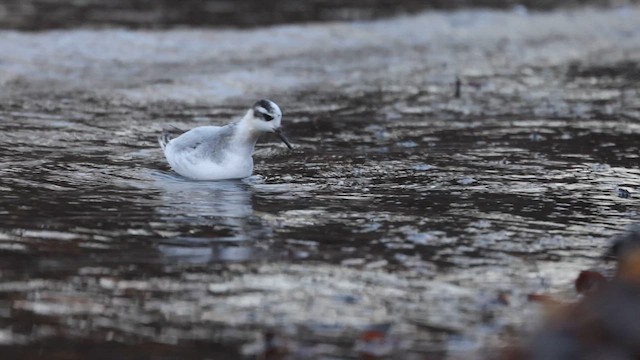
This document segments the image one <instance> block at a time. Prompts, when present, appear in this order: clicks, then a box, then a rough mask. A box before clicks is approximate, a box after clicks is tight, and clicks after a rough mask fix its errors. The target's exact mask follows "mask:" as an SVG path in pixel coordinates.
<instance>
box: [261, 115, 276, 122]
mask: <svg viewBox="0 0 640 360" xmlns="http://www.w3.org/2000/svg"><path fill="white" fill-rule="evenodd" d="M262 117H264V120H265V121H271V120H273V116H271V115H269V114H262Z"/></svg>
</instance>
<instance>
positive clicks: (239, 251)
mask: <svg viewBox="0 0 640 360" xmlns="http://www.w3.org/2000/svg"><path fill="white" fill-rule="evenodd" d="M153 177H154V180H155V181H154V183H155V185H156V187H158V188H159V189H160V190H161V193H160V200H161V201H162V205H161V206H157V207H156V208H155V211H156V213H158V214H159V215H160V219H162V220H163V223H159V225H158V226H160V227H161V230H162V231H164V234H166V235H165V237H166V238H165V239H164V240H163V241H162V242H161V243H160V244H158V248H159V250H160V251H161V252H162V253H164V254H165V256H167V257H169V258H175V259H181V260H183V261H190V262H208V261H212V260H216V259H217V260H224V261H236V260H244V259H247V258H251V257H253V256H255V255H256V254H255V251H256V249H255V246H254V244H253V242H252V241H253V240H255V239H264V238H266V237H268V236H270V234H271V227H270V226H268V225H267V224H266V223H264V222H263V221H262V220H261V219H260V218H259V217H258V216H255V215H254V211H253V206H252V203H253V200H252V194H253V191H252V186H251V185H250V184H249V183H248V182H247V181H216V182H203V181H190V180H187V179H184V178H183V177H180V176H177V175H174V174H171V173H160V172H159V173H156V174H154V175H153Z"/></svg>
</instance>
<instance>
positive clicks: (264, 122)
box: [158, 100, 292, 180]
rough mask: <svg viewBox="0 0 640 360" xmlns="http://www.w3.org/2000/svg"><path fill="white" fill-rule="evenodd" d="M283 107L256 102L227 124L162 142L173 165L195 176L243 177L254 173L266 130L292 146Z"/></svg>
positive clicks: (271, 103)
mask: <svg viewBox="0 0 640 360" xmlns="http://www.w3.org/2000/svg"><path fill="white" fill-rule="evenodd" d="M281 119H282V111H280V108H279V107H278V105H276V104H275V103H274V102H272V101H270V100H260V101H258V102H256V103H255V104H254V105H253V106H252V107H251V109H249V110H248V111H247V113H246V114H245V116H244V117H243V118H242V119H240V120H238V121H235V122H232V123H231V124H228V125H225V126H201V127H197V128H195V129H192V130H190V131H187V132H186V133H184V134H182V135H180V136H178V137H177V138H175V139H170V137H169V134H168V133H167V132H166V131H164V132H163V133H162V135H160V137H159V138H158V142H159V143H160V146H161V147H162V150H163V151H164V155H165V157H166V158H167V161H168V162H169V165H171V168H172V169H173V170H174V171H175V172H177V173H178V174H180V175H182V176H184V177H188V178H190V179H194V180H222V179H240V178H245V177H248V176H251V172H252V171H253V158H252V157H251V154H252V153H253V148H254V146H255V144H256V141H258V138H259V137H260V135H262V134H263V133H267V132H273V133H275V134H277V135H278V136H279V137H280V139H281V140H282V141H283V142H284V143H285V144H286V145H287V146H288V147H289V149H291V148H292V147H291V144H290V143H289V141H288V140H287V138H286V137H284V135H283V134H282V132H281V127H280V122H281Z"/></svg>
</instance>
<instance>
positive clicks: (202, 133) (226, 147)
mask: <svg viewBox="0 0 640 360" xmlns="http://www.w3.org/2000/svg"><path fill="white" fill-rule="evenodd" d="M235 126H236V125H235V124H229V125H227V126H222V127H220V126H201V127H197V128H194V129H192V130H189V131H187V132H185V133H184V134H182V135H180V136H178V137H177V138H175V139H170V137H169V136H168V135H167V134H166V133H165V132H163V134H162V135H160V137H159V139H158V141H159V143H160V146H161V147H162V148H163V150H164V154H165V157H166V158H167V161H168V162H169V165H171V167H172V168H173V170H175V171H176V172H177V173H179V174H181V175H183V176H186V177H189V178H192V179H215V178H218V177H220V178H229V177H230V176H231V177H233V174H229V171H228V170H229V166H227V165H226V164H225V163H226V162H227V160H228V157H229V153H230V150H231V145H232V144H231V142H232V140H233V134H234V127H235ZM248 161H249V162H250V164H249V163H247V164H243V163H240V164H237V165H239V166H237V167H235V168H237V170H238V172H239V174H238V176H237V177H244V176H243V175H244V174H245V173H246V171H247V169H248V171H249V175H250V172H251V170H252V169H253V161H252V160H251V159H250V158H249V160H248ZM245 168H246V169H245ZM232 170H235V169H232ZM249 175H246V176H249Z"/></svg>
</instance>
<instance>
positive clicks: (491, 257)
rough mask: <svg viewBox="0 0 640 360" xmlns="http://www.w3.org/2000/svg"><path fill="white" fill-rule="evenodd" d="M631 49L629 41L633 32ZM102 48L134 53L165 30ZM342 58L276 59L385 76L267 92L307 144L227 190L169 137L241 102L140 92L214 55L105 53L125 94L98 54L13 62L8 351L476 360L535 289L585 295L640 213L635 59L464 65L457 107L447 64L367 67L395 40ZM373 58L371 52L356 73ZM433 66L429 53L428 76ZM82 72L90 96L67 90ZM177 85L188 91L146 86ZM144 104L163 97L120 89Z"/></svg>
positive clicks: (0, 211)
mask: <svg viewBox="0 0 640 360" xmlns="http://www.w3.org/2000/svg"><path fill="white" fill-rule="evenodd" d="M447 16H448V15H447ZM452 16H454V20H453V21H455V19H456V18H455V16H463V15H459V14H458V15H452ZM464 16H471V15H469V14H467V15H464ZM491 16H493V15H491ZM611 16H617V15H615V14H614V15H611ZM551 19H554V17H553V16H551ZM542 20H543V21H551V20H548V18H546V17H544V18H542ZM410 21H413V20H410ZM536 21H537V20H536ZM633 29H634V31H636V32H638V29H637V26H636V27H633ZM70 34H71V35H70ZM73 34H74V33H66V34H58V35H63V37H64V36H69V37H70V38H72V37H71V36H72V35H73ZM615 34H617V35H616V36H621V37H622V38H623V39H627V40H624V41H628V42H629V43H630V44H631V45H629V46H628V48H629V49H634V47H633V46H634V45H633V44H634V43H633V42H632V40H629V39H633V37H631V36H630V35H629V32H627V33H625V32H623V31H620V32H619V33H615ZM75 35H78V36H79V37H80V40H79V41H84V40H83V39H84V38H85V37H87V36H93V35H91V34H89V35H87V34H86V33H80V34H75ZM75 35H74V36H75ZM98 35H99V36H100V34H98ZM107 35H109V36H114V37H115V38H118V37H120V38H118V39H122V38H126V39H129V36H131V37H135V39H136V41H139V46H142V45H144V44H146V43H145V41H147V40H148V39H147V36H150V35H149V34H136V33H121V32H120V33H115V34H112V33H107ZM251 35H253V34H252V33H250V34H248V35H247V36H251ZM3 36H4V37H5V38H6V39H9V40H11V41H16V40H15V39H16V37H15V35H14V34H3ZM48 36H52V38H55V36H56V35H55V34H53V35H49V34H43V35H35V36H34V38H31V37H28V36H26V35H24V39H23V40H21V41H25V42H26V43H28V44H30V43H29V42H30V41H34V43H35V44H40V43H39V41H40V40H39V39H40V37H44V38H45V39H48ZM153 36H156V35H153ZM159 36H165V34H160V35H159ZM221 36H222V37H224V36H228V37H231V41H235V40H234V39H235V36H240V35H236V34H235V33H232V34H222V35H221ZM242 36H244V35H242ZM358 36H362V35H361V34H359V35H358ZM464 36H466V35H464ZM500 36H502V35H500ZM564 36H567V38H569V40H571V39H573V38H571V37H570V36H568V35H564ZM612 36H613V35H612ZM145 39H147V40H145ZM467 40H468V39H467ZM467 40H465V39H462V40H457V41H459V42H458V43H457V44H456V45H455V46H459V45H460V44H461V43H462V42H463V41H467ZM574 40H575V39H574ZM114 41H121V40H114ZM363 41H364V42H365V43H366V40H363ZM522 41H523V42H528V41H530V38H527V37H526V35H525V36H524V40H522ZM548 41H549V42H552V43H553V40H548ZM621 41H622V40H621ZM16 43H17V42H16ZM538 44H541V43H538ZM625 44H627V43H625ZM490 45H492V46H493V45H494V44H493V42H491V43H490ZM38 46H41V47H44V45H38ZM55 46H59V48H57V50H56V51H54V52H52V53H53V54H59V52H60V49H68V48H72V49H73V48H74V46H77V43H75V42H62V43H61V45H60V44H56V45H55ZM455 46H454V47H455ZM473 46H474V45H473V44H472V43H469V49H471V50H460V49H458V50H457V51H460V52H457V54H459V55H460V56H461V57H463V55H461V54H466V53H465V52H464V51H469V52H470V53H473V49H474V48H473ZM482 46H484V45H482ZM496 46H498V47H500V46H503V47H504V46H505V45H504V44H503V45H499V44H498V45H496ZM509 46H512V45H507V48H509ZM531 46H542V47H544V46H546V45H535V44H534V45H531ZM621 46H622V45H621ZM15 48H16V49H19V50H20V51H25V53H26V52H27V50H25V49H22V48H20V47H19V46H18V45H15ZM519 49H521V48H520V47H518V46H514V48H513V49H511V50H507V51H505V52H500V53H497V54H496V55H491V56H489V57H488V60H487V61H489V62H492V61H496V62H497V63H500V62H499V61H498V60H496V59H503V56H512V57H513V58H514V59H515V58H518V56H520V54H519V51H520V50H519ZM551 49H552V50H554V51H558V50H557V49H556V47H555V45H552V46H551ZM635 49H637V48H635ZM414 50H415V51H416V53H408V54H409V57H411V56H417V55H416V54H418V51H421V50H420V49H417V50H416V49H414ZM543 50H544V49H543ZM131 51H132V52H134V53H135V51H136V50H131ZM314 51H315V50H314ZM349 51H350V52H349V53H348V54H347V55H344V53H340V54H338V53H336V54H335V59H334V60H335V61H333V62H331V66H335V67H337V70H336V69H335V68H330V67H324V68H320V67H319V66H318V65H317V64H315V63H310V62H308V61H307V60H308V58H307V57H306V56H307V55H304V54H303V55H302V56H300V57H288V58H284V59H278V58H273V59H272V60H270V61H272V63H271V64H270V69H275V70H274V71H277V70H278V69H279V67H283V68H285V67H286V68H287V69H291V68H293V69H297V70H296V71H301V70H300V69H307V70H305V71H308V72H309V74H311V75H313V74H315V73H314V71H319V72H321V73H326V74H327V75H326V79H332V76H333V77H342V76H344V74H345V73H349V74H352V73H355V72H358V71H362V72H363V73H364V75H363V77H364V78H367V77H369V76H370V77H371V79H373V80H371V81H369V80H367V81H363V83H362V84H360V85H355V86H351V87H349V86H346V87H338V86H335V83H331V82H330V80H326V82H325V83H319V84H316V85H315V86H313V87H309V86H305V87H301V88H299V89H297V90H296V91H286V90H278V91H277V92H275V93H273V98H274V99H275V100H276V101H277V102H278V103H279V104H280V105H281V107H282V109H283V112H284V114H285V117H284V119H283V124H284V125H285V126H286V128H287V131H288V136H289V138H290V139H291V140H292V142H293V143H294V144H295V149H294V150H293V151H289V150H287V149H286V148H285V147H284V146H283V145H282V144H280V143H279V141H278V139H277V138H275V137H268V136H266V137H265V138H264V139H263V140H262V141H261V142H260V144H259V145H258V147H257V151H256V154H255V156H254V159H255V163H256V166H255V170H254V174H255V175H254V176H253V177H251V178H249V179H245V180H242V181H226V182H194V181H189V180H186V179H183V178H180V177H179V176H177V175H174V174H172V173H171V172H170V170H169V169H168V167H167V165H166V163H165V161H164V159H163V156H162V153H161V151H160V149H159V148H158V146H157V144H156V136H157V134H158V133H159V132H160V130H161V129H162V128H163V127H165V126H167V125H169V124H171V125H175V126H178V127H180V128H191V127H195V126H200V125H204V124H210V123H214V124H221V123H224V122H225V121H227V120H228V119H231V118H234V117H236V116H239V115H241V114H242V113H243V112H244V111H245V107H246V106H247V104H245V103H246V101H241V100H244V99H238V98H233V100H231V101H228V102H225V101H219V102H216V103H215V104H203V103H199V102H197V101H195V102H188V101H178V100H175V101H174V100H157V97H158V96H159V95H158V93H155V92H150V93H145V92H144V91H143V90H139V89H140V88H143V89H146V88H145V86H147V85H148V83H149V82H151V83H152V84H153V86H156V85H157V84H158V83H159V84H160V85H158V86H165V85H164V84H165V83H168V84H170V85H171V86H175V87H174V88H172V89H173V90H172V91H173V92H169V95H170V96H174V94H178V95H179V96H181V95H182V94H183V93H180V91H184V89H183V88H182V87H181V86H182V84H181V83H179V81H176V80H171V79H175V78H177V75H176V74H183V73H189V74H196V75H197V74H201V72H202V71H205V70H203V69H208V68H207V67H204V66H203V65H202V64H201V63H197V62H196V63H189V62H184V63H181V64H177V63H176V64H174V65H172V66H171V67H166V68H161V69H162V71H160V72H159V74H155V73H152V71H156V70H157V67H156V65H157V64H152V65H149V69H150V70H149V73H144V74H140V73H136V72H129V71H130V70H131V69H132V68H133V65H131V64H130V63H128V62H127V61H130V60H123V61H121V62H113V63H111V62H103V63H101V64H102V65H101V66H102V71H103V72H102V74H109V72H112V73H113V74H119V76H122V77H123V78H124V77H127V76H132V79H133V80H130V82H129V83H126V82H125V81H124V80H121V79H120V78H118V79H117V80H113V81H114V82H116V83H117V85H113V83H110V82H109V79H107V78H108V76H107V75H103V76H104V79H103V78H96V77H95V75H92V74H94V71H95V70H94V68H92V67H91V66H90V65H86V64H85V63H83V62H82V61H83V60H82V59H81V60H78V59H77V58H73V61H72V60H69V59H71V57H69V58H68V59H67V58H66V57H63V60H64V61H62V60H60V61H59V64H58V65H57V66H59V67H52V68H53V69H56V70H57V71H58V72H57V73H55V74H54V75H47V76H49V77H47V76H45V75H41V74H40V73H36V74H35V75H34V74H33V73H32V72H31V73H30V72H27V71H24V72H21V71H22V70H21V69H22V68H20V67H19V66H18V65H14V63H13V61H14V59H13V58H11V57H9V56H8V55H5V58H4V60H3V61H4V65H2V64H3V62H0V66H4V67H2V69H4V71H5V74H8V73H11V72H14V73H19V74H20V77H16V78H15V79H13V80H12V81H9V82H6V84H7V87H8V89H7V90H6V92H5V93H3V96H2V100H1V101H0V144H2V146H0V219H1V221H0V344H2V348H1V349H0V351H2V353H3V358H8V359H39V358H45V357H46V358H48V359H89V358H91V359H224V358H239V357H246V358H252V357H259V356H262V355H265V354H266V355H267V358H277V356H279V355H282V354H283V353H287V354H288V355H282V356H288V357H289V358H305V357H306V358H358V357H359V356H360V355H361V354H363V353H370V354H375V355H380V356H388V357H392V358H393V357H396V358H398V357H401V358H404V359H413V358H415V359H424V358H426V357H428V356H431V357H433V358H445V357H451V358H456V357H458V358H473V356H478V355H479V354H481V350H484V351H489V350H487V349H491V348H494V347H495V346H501V345H504V344H505V343H508V342H509V341H510V339H512V338H513V337H514V336H516V335H515V334H517V331H519V330H521V329H527V328H530V327H532V326H533V325H535V321H534V320H532V319H534V318H535V314H536V307H535V305H532V304H530V303H528V302H527V301H526V298H527V295H528V294H531V293H561V294H565V295H566V296H568V297H571V296H573V293H572V292H571V291H572V290H571V283H572V281H573V280H574V279H575V277H576V274H577V273H578V272H579V271H580V270H583V269H586V268H589V267H591V266H593V265H595V264H600V263H601V262H600V260H599V258H600V255H601V253H602V251H603V249H604V248H605V247H606V246H607V242H608V239H609V237H610V236H612V235H614V234H616V233H618V232H620V231H622V230H623V229H624V228H625V226H626V225H628V224H631V223H633V222H635V221H637V220H638V214H637V209H638V194H637V188H638V186H639V185H640V180H639V179H640V177H639V175H640V169H639V167H638V156H639V148H638V146H639V145H638V144H639V143H640V142H639V140H640V133H639V132H638V130H639V129H640V102H639V100H638V99H639V98H638V93H639V90H640V89H638V85H637V84H638V82H637V80H638V78H637V77H638V65H637V64H638V63H637V58H634V57H633V55H629V54H635V53H633V52H631V50H630V52H628V53H626V54H627V55H626V56H627V58H626V60H625V61H621V62H618V61H595V60H594V61H593V62H594V63H597V64H591V63H589V62H587V61H562V62H559V63H556V65H553V66H551V65H549V66H537V67H536V66H534V65H533V64H534V63H535V62H532V63H531V64H532V65H526V64H527V63H526V60H525V61H524V65H523V64H522V63H521V64H520V65H511V64H509V65H505V67H506V68H508V69H509V71H508V72H507V71H505V72H502V73H500V72H499V71H496V72H491V71H484V70H479V71H476V72H473V71H471V70H473V67H472V66H469V69H470V71H469V72H468V73H466V75H464V76H463V77H462V79H461V80H462V88H461V97H460V98H456V97H455V96H454V95H455V91H454V80H453V79H454V77H453V76H442V77H437V76H436V75H433V74H441V73H443V72H445V73H447V72H448V74H449V75H451V73H450V70H442V68H441V67H440V68H439V67H437V66H436V65H433V66H432V65H429V66H431V67H426V68H424V69H423V68H419V67H418V68H417V69H418V70H419V71H418V72H417V73H416V72H415V71H416V70H415V69H416V68H414V69H413V70H411V72H410V77H411V78H414V77H415V76H416V74H428V76H427V75H425V76H427V77H426V78H425V79H426V80H424V81H423V82H421V83H419V84H418V85H416V83H411V82H408V81H407V80H406V79H404V78H400V79H399V80H398V79H391V77H392V76H391V77H390V78H389V79H387V80H385V81H381V80H380V78H379V77H376V76H373V75H371V74H372V73H376V74H377V73H378V72H379V71H376V70H375V69H373V70H371V69H368V68H367V67H368V66H371V63H369V62H367V61H375V59H376V58H375V55H376V54H378V53H379V52H380V47H373V48H372V47H369V46H368V45H367V46H366V47H363V48H362V49H353V48H349ZM447 51H449V50H447ZM360 52H362V53H361V54H364V55H365V56H363V57H362V58H363V59H367V61H364V62H363V63H358V62H353V61H350V62H345V64H348V67H345V66H347V65H341V64H342V63H341V59H340V56H346V57H351V56H353V54H360ZM70 53H71V54H76V53H74V52H70ZM427 53H428V54H429V57H425V59H429V60H423V58H417V60H416V62H417V63H418V64H422V63H423V62H425V61H426V62H428V61H432V60H430V59H431V56H432V55H431V54H432V53H431V52H430V51H428V52H427ZM403 54H405V55H406V54H407V52H404V53H403ZM412 54H413V55H412ZM514 54H515V55H514ZM553 54H556V52H553ZM311 55H313V56H315V55H316V53H313V52H312V53H311ZM311 55H309V56H311ZM64 56H67V55H66V53H65V55H64ZM76 56H80V57H82V56H84V53H80V55H76ZM324 56H326V57H332V56H334V54H333V53H331V51H330V50H327V53H326V54H324ZM367 56H370V57H369V58H367ZM465 56H468V54H467V55H465ZM523 56H524V57H525V58H526V54H525V55H523ZM550 57H551V58H553V56H550ZM469 58H473V56H470V57H469ZM323 59H325V58H323ZM38 61H42V62H44V63H47V61H50V62H55V61H58V60H55V61H54V60H46V59H45V60H43V59H40V58H38ZM65 61H69V62H70V63H71V64H72V65H68V63H67V62H65ZM74 61H75V63H81V64H82V65H81V66H80V67H79V69H80V70H77V69H76V68H75V67H73V66H75V65H73V64H75V63H74ZM131 61H132V62H135V61H146V59H142V60H140V59H138V60H131ZM162 61H164V60H162ZM225 61H226V60H225ZM321 61H324V60H322V59H321ZM461 61H462V60H461ZM25 64H26V65H24V64H23V65H21V66H30V64H31V63H30V62H28V61H25ZM47 64H48V63H47ZM259 64H261V65H263V64H264V63H263V61H262V60H260V62H259ZM283 64H284V65H283ZM402 64H404V63H402ZM476 65H477V64H476ZM12 66H14V67H12ZM65 66H71V67H69V68H66V67H65ZM232 66H243V67H251V66H254V65H253V64H252V63H251V62H248V63H243V64H241V65H228V67H226V68H225V71H227V70H228V69H229V68H232ZM510 66H511V67H510ZM373 68H375V66H373ZM479 68H480V69H482V66H480V67H479ZM497 68H500V66H497ZM60 69H63V70H64V71H62V70H60ZM69 69H71V70H69ZM154 69H155V70H154ZM164 69H166V70H164ZM318 69H320V70H318ZM345 69H348V70H349V71H347V70H345ZM434 69H435V70H434ZM60 71H62V74H70V75H65V76H69V79H70V80H65V81H68V83H71V85H69V87H68V88H67V87H65V88H64V90H59V88H57V87H56V86H57V85H55V84H56V83H55V82H53V81H54V80H55V81H61V80H60V78H61V77H62V75H60ZM65 71H66V72H65ZM76 71H77V72H76ZM189 71H190V72H189ZM389 71H391V72H393V71H396V69H393V68H392V69H391V70H389ZM78 73H80V74H83V76H86V79H83V83H82V84H85V82H84V81H86V83H88V84H90V86H92V87H93V86H95V88H94V89H93V91H91V92H89V91H86V92H85V91H78V90H69V89H70V88H75V87H76V86H80V85H78V84H77V83H75V81H79V80H77V79H76V77H74V76H76V75H77V74H78ZM399 73H400V72H399V71H397V72H396V73H393V74H394V75H393V76H396V75H395V74H399ZM12 74H13V73H12ZM131 74H132V75H131ZM336 74H337V75H336ZM368 74H369V75H368ZM162 76H165V77H169V78H171V79H170V80H166V81H165V82H162V81H159V82H153V81H151V80H149V79H150V78H153V79H155V80H154V81H157V80H158V79H162ZM203 76H204V75H203ZM274 76H275V75H274ZM397 76H401V75H397ZM79 78H81V77H80V76H78V79H79ZM276 78H277V77H276ZM51 79H54V80H51ZM96 79H97V80H96ZM141 79H142V80H141ZM270 79H271V78H268V79H267V80H270ZM257 80H260V79H257ZM365 80H366V79H365ZM117 81H120V82H117ZM349 81H351V82H355V80H353V79H350V80H349ZM52 83H53V84H54V85H55V86H54V85H51V84H52ZM398 83H404V85H402V86H400V85H398ZM123 84H124V85H123ZM198 84H199V83H197V82H196V81H195V80H194V85H193V86H198ZM371 84H374V85H371ZM113 86H118V88H117V89H116V90H117V91H116V90H114V89H113V88H112V87H113ZM166 86H169V85H166ZM39 88H40V89H42V90H41V91H39ZM49 88H54V89H58V90H54V91H51V92H49V91H48V89H49ZM162 89H164V88H162ZM181 89H183V90H181ZM136 91H140V92H141V93H144V94H146V95H145V96H149V98H148V99H147V98H145V100H144V101H140V97H135V100H131V99H130V98H126V97H125V98H123V97H122V94H125V95H128V96H132V97H133V95H131V94H133V93H135V92H136ZM114 93H117V95H114ZM135 94H138V95H139V93H135ZM540 94H543V95H540ZM161 95H165V94H164V93H163V94H161ZM249 103H251V102H249Z"/></svg>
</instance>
